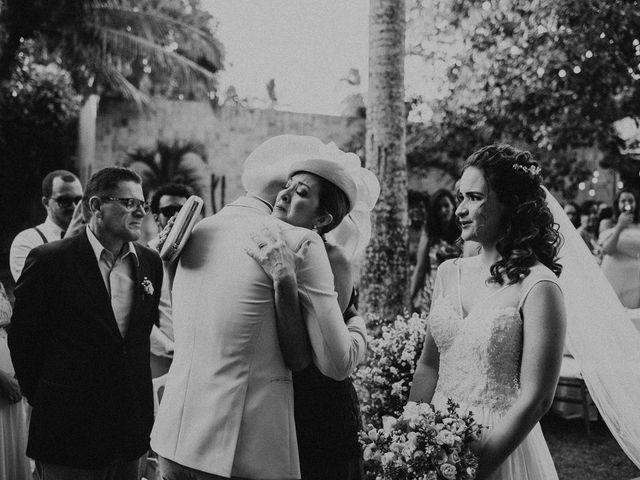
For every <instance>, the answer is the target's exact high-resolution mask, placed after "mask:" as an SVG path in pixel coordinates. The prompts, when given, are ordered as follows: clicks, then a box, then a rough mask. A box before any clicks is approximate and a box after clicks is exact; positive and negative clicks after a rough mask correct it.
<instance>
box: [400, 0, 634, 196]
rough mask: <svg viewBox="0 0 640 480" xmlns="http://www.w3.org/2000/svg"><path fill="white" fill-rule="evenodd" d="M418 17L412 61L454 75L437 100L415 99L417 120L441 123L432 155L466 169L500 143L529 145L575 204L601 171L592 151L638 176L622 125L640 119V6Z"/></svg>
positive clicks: (602, 3)
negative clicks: (585, 150) (587, 161)
mask: <svg viewBox="0 0 640 480" xmlns="http://www.w3.org/2000/svg"><path fill="white" fill-rule="evenodd" d="M409 17H410V18H411V19H413V21H412V22H410V23H409V29H410V31H411V34H409V35H408V39H409V45H408V50H409V55H410V56H414V57H416V56H417V57H420V58H422V59H423V60H425V61H426V62H427V64H428V65H429V67H430V68H431V69H432V70H436V71H437V70H438V68H440V70H441V71H442V72H443V74H442V77H441V80H442V81H441V83H440V84H439V88H438V92H437V95H431V98H429V95H425V94H421V93H420V92H419V90H416V89H413V92H414V95H413V98H412V101H413V105H414V112H418V114H420V113H421V112H424V111H426V112H427V115H430V116H431V115H432V116H431V118H426V119H425V120H427V124H428V125H429V126H428V127H426V128H428V129H429V134H431V135H433V138H434V141H433V142H430V148H433V147H434V146H436V149H437V150H438V151H439V152H444V154H445V155H446V156H448V157H451V158H453V159H456V158H457V159H459V158H461V153H466V154H468V153H470V152H471V151H472V150H473V149H474V148H476V147H477V146H479V145H481V144H486V143H490V142H496V141H505V140H506V141H510V142H513V143H516V144H520V145H521V146H526V147H528V148H530V149H532V150H533V151H534V153H536V154H537V156H538V158H539V159H540V160H541V162H542V165H543V170H544V172H545V174H546V176H547V178H548V179H549V181H550V183H551V184H552V186H554V187H555V188H557V189H559V190H561V191H563V193H565V195H566V196H568V197H571V196H573V194H575V188H576V186H577V183H578V182H579V181H580V180H581V179H583V178H584V177H585V176H586V175H587V174H590V173H591V172H590V171H588V170H587V169H586V168H585V165H584V164H582V163H580V162H576V149H579V148H582V147H595V148H597V149H599V150H600V151H601V152H602V153H603V155H604V160H603V166H604V167H613V168H616V169H619V170H621V172H622V174H623V175H625V172H627V171H628V170H635V171H634V172H631V173H634V175H633V176H635V177H636V178H637V172H638V167H636V166H635V164H632V163H630V162H629V161H628V160H626V159H624V158H623V157H622V156H621V155H620V152H619V146H620V140H619V138H618V137H617V135H616V132H615V130H614V127H613V122H614V121H616V120H619V119H621V118H624V117H627V116H631V117H638V116H640V102H639V101H638V100H640V98H639V95H640V92H639V89H638V85H639V83H638V81H639V80H640V38H638V37H640V9H638V2H637V1H628V0H589V1H585V0H492V1H489V0H485V1H480V0H414V3H413V4H412V6H411V11H410V14H409ZM425 18H427V20H426V22H423V21H422V20H424V19H425ZM443 65H444V66H443ZM425 105H426V106H427V108H426V110H425ZM421 109H422V110H421ZM462 157H464V155H462Z"/></svg>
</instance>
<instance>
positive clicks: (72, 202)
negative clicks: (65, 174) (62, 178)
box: [51, 195, 82, 208]
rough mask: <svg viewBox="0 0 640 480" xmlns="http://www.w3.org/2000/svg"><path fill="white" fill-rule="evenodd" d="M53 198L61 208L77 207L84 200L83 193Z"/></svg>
mask: <svg viewBox="0 0 640 480" xmlns="http://www.w3.org/2000/svg"><path fill="white" fill-rule="evenodd" d="M51 200H53V201H54V202H56V203H57V204H58V206H59V207H60V208H69V207H75V206H76V205H77V204H79V203H80V202H81V201H82V195H78V196H77V197H55V198H54V197H51Z"/></svg>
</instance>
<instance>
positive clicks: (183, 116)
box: [92, 100, 358, 206]
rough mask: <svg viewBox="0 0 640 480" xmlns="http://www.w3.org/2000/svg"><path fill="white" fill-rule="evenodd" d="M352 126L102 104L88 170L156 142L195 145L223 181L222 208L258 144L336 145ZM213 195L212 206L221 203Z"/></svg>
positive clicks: (192, 105)
mask: <svg viewBox="0 0 640 480" xmlns="http://www.w3.org/2000/svg"><path fill="white" fill-rule="evenodd" d="M354 128H358V127H357V125H353V123H351V122H349V119H347V118H344V117H337V116H329V115H318V114H305V113H293V112H281V111H277V110H272V109H271V110H260V109H249V108H244V107H237V106H223V107H219V108H216V109H215V110H214V109H213V108H212V107H211V105H210V104H209V103H208V102H184V101H183V102H178V101H169V100H156V102H155V105H154V106H153V109H150V110H147V111H139V110H136V108H135V107H133V106H131V105H129V104H126V103H123V102H115V101H102V102H101V104H100V109H99V113H98V119H97V126H96V157H95V158H96V160H95V165H94V167H93V169H92V170H94V171H95V170H97V169H100V168H102V167H105V166H109V165H114V164H120V163H122V161H123V160H124V159H125V158H126V152H127V151H129V150H133V149H135V148H138V147H142V146H152V145H154V144H155V142H156V141H157V140H164V141H166V142H169V143H173V142H174V141H175V140H181V141H197V142H201V143H203V144H204V145H205V147H206V150H207V155H208V165H209V169H210V171H211V173H214V174H215V175H216V176H224V177H225V180H226V181H225V183H226V193H225V199H224V201H225V203H228V202H230V201H233V200H234V199H235V198H237V197H238V196H240V195H241V194H242V193H243V189H242V186H241V184H240V175H241V171H242V163H243V161H244V159H245V158H246V157H247V155H249V153H250V152H251V151H252V150H253V149H254V148H255V147H257V146H258V145H259V144H260V143H262V142H263V141H265V140H266V139H268V138H269V137H272V136H274V135H280V134H285V133H290V134H298V135H313V136H316V137H318V138H320V139H321V140H323V141H325V142H328V141H333V142H335V143H336V144H337V145H342V144H344V143H345V142H346V141H348V140H349V138H350V137H351V133H352V130H353V129H354ZM219 195H220V192H219V189H218V191H217V192H216V205H218V206H220V205H221V204H222V203H223V202H221V199H220V197H219Z"/></svg>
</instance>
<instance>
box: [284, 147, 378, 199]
mask: <svg viewBox="0 0 640 480" xmlns="http://www.w3.org/2000/svg"><path fill="white" fill-rule="evenodd" d="M314 153H315V154H295V155H292V156H291V157H292V160H293V161H292V162H291V164H290V165H289V175H288V176H291V175H292V174H294V173H296V172H309V173H313V174H315V175H318V176H319V177H322V178H324V179H325V180H327V181H329V182H331V183H333V184H334V185H335V186H336V187H338V188H339V189H340V190H342V191H343V192H344V193H345V195H346V196H347V198H348V199H349V211H353V210H360V211H367V212H368V211H371V209H373V207H374V205H375V204H376V201H377V200H378V196H379V195H380V182H379V181H378V178H377V177H376V176H375V175H374V174H373V172H371V171H370V170H367V169H366V168H362V167H361V162H360V157H358V156H357V155H356V154H355V153H350V152H343V151H342V150H340V149H339V148H338V147H337V146H336V145H335V144H334V143H329V144H327V145H325V148H324V150H322V151H320V152H317V153H316V152H314Z"/></svg>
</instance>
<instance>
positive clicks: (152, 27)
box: [92, 2, 224, 70]
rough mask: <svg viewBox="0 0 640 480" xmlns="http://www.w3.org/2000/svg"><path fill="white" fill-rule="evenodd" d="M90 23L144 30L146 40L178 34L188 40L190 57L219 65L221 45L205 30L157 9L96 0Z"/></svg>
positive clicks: (217, 67)
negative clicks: (145, 8)
mask: <svg viewBox="0 0 640 480" xmlns="http://www.w3.org/2000/svg"><path fill="white" fill-rule="evenodd" d="M92 10H93V13H94V14H95V17H94V23H98V24H100V25H110V26H126V25H128V26H130V27H131V28H132V31H134V32H139V31H144V32H145V33H146V35H145V37H146V38H147V39H163V38H164V39H167V38H170V37H171V36H172V35H176V34H179V35H180V36H181V37H182V40H185V39H188V42H189V46H190V48H189V50H190V54H191V56H192V57H196V58H197V57H204V58H206V59H207V60H208V61H209V63H211V64H212V65H215V66H216V69H218V70H220V69H221V68H222V66H223V65H222V60H223V58H224V47H223V46H222V44H221V43H220V42H219V41H218V39H217V38H215V37H213V36H212V35H210V34H209V33H207V32H205V31H203V30H201V29H199V28H196V27H194V26H193V25H189V24H188V23H186V22H183V21H181V20H179V19H176V18H172V17H170V16H168V15H165V14H163V13H161V12H157V11H147V10H141V9H136V8H135V7H134V8H126V7H123V6H119V5H117V4H115V5H114V4H112V2H110V3H109V4H107V3H105V2H98V3H97V4H96V5H95V6H94V7H92Z"/></svg>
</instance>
